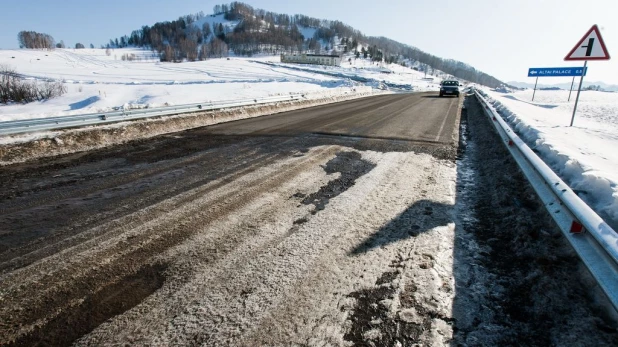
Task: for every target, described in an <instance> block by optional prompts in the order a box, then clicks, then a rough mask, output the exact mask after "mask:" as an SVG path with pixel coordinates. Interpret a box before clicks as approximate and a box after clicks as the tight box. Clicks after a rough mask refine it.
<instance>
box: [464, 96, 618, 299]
mask: <svg viewBox="0 0 618 347" xmlns="http://www.w3.org/2000/svg"><path fill="white" fill-rule="evenodd" d="M475 95H476V97H477V99H478V100H479V102H480V103H481V104H482V105H483V108H484V110H485V112H486V113H487V115H488V116H489V117H490V118H491V119H492V121H493V123H494V126H495V127H496V129H497V130H498V133H499V134H500V137H501V138H502V139H503V141H504V142H505V145H506V147H507V149H508V150H509V151H510V152H511V155H513V157H514V158H515V160H516V161H517V163H518V165H519V167H520V168H521V170H522V171H523V173H524V175H525V176H526V178H527V179H528V181H529V182H530V183H531V185H532V186H533V188H534V189H535V191H536V192H537V194H538V195H539V197H540V198H541V200H542V201H543V203H544V204H545V207H546V208H547V211H548V212H549V213H550V215H551V216H552V218H553V219H554V221H556V223H557V224H558V226H559V227H560V230H561V231H562V233H563V235H564V236H565V237H566V238H567V240H568V241H569V243H570V244H571V246H573V249H574V250H575V252H576V253H577V254H578V256H579V257H580V259H581V260H582V262H583V263H584V264H585V265H586V267H587V268H588V270H589V271H590V273H591V274H592V276H593V277H594V278H595V279H596V281H597V283H598V284H599V286H600V287H601V289H602V290H603V292H604V293H605V294H606V296H607V298H608V299H609V300H610V302H611V303H612V305H613V306H614V309H617V310H618V234H616V232H615V231H614V230H613V229H612V228H611V227H610V226H609V225H608V224H607V223H606V222H605V221H603V219H602V218H601V217H599V215H598V214H596V213H595V212H594V211H593V210H592V209H591V208H590V206H588V205H587V204H586V203H585V202H584V201H582V200H581V199H580V198H579V197H578V196H577V194H575V192H573V190H572V189H571V188H570V187H569V186H568V185H567V184H566V183H564V182H563V181H562V180H561V179H560V178H559V177H558V176H557V175H556V174H555V173H554V172H553V171H552V170H551V169H550V168H549V167H548V166H547V164H545V162H543V161H542V160H541V159H540V158H539V157H538V156H537V155H536V154H535V153H534V152H533V151H532V150H531V149H530V147H528V146H527V145H526V144H525V143H524V141H523V140H522V139H521V138H520V137H519V136H517V134H515V132H514V131H513V130H512V129H511V128H510V127H509V125H508V124H507V123H506V121H505V120H504V119H502V117H501V116H500V115H499V114H498V112H497V111H496V109H495V108H494V107H493V106H492V105H491V104H490V103H489V102H488V101H487V100H486V99H485V98H484V97H483V96H482V95H481V94H480V93H479V92H478V91H475Z"/></svg>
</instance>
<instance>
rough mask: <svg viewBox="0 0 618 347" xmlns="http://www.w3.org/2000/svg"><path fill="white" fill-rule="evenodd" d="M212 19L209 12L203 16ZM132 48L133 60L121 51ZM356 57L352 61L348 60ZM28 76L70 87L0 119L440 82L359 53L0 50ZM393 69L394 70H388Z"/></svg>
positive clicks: (4, 61)
mask: <svg viewBox="0 0 618 347" xmlns="http://www.w3.org/2000/svg"><path fill="white" fill-rule="evenodd" d="M207 18H208V19H212V17H207ZM131 54H133V55H134V56H135V57H136V58H137V60H134V61H125V60H122V57H123V56H125V55H131ZM353 60H354V59H353ZM1 65H5V66H10V67H11V68H13V69H14V70H15V71H16V72H17V73H19V74H21V75H22V76H24V77H25V78H27V79H31V80H36V81H43V80H55V81H64V82H65V85H66V87H67V91H68V92H67V93H66V94H64V95H62V96H61V97H58V98H54V99H51V100H47V101H44V102H33V103H29V104H25V105H21V104H11V105H2V104H0V121H8V120H17V119H26V118H40V117H51V116H62V115H74V114H84V113H96V112H105V111H109V110H113V109H119V108H143V107H159V106H165V105H181V104H188V103H196V102H206V101H222V100H234V99H248V98H256V97H267V96H274V95H282V94H289V93H309V94H318V95H321V96H324V95H325V94H326V95H329V96H330V95H340V94H344V93H347V92H349V91H350V89H351V88H357V87H361V86H370V87H373V88H379V89H393V90H394V91H399V90H404V91H409V90H412V89H414V90H428V89H432V88H433V89H434V90H437V86H438V84H437V82H427V81H422V80H421V77H420V73H418V72H417V71H414V70H412V69H410V68H404V67H402V66H399V65H394V64H392V65H389V66H385V67H384V66H383V67H379V66H377V65H372V64H371V63H370V62H368V61H365V60H364V59H358V61H357V62H356V64H355V66H353V67H350V64H349V62H347V60H346V61H345V62H344V63H342V67H329V68H325V67H320V66H312V65H295V64H281V63H280V58H279V56H267V57H254V58H239V57H230V58H229V59H227V58H221V59H209V60H206V61H200V62H185V63H181V64H175V63H162V62H160V61H158V59H157V57H156V55H155V54H153V52H151V51H147V50H141V49H132V48H125V49H115V50H112V51H111V52H110V55H109V56H108V55H107V54H106V52H105V50H103V49H80V50H75V49H56V50H53V51H43V50H25V49H24V50H0V66H1ZM386 71H388V72H390V71H393V72H394V73H385V72H386Z"/></svg>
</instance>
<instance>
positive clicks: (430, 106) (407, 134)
mask: <svg viewBox="0 0 618 347" xmlns="http://www.w3.org/2000/svg"><path fill="white" fill-rule="evenodd" d="M460 101H461V99H459V98H452V97H444V98H441V97H439V96H438V95H437V94H436V93H415V94H395V95H383V96H377V97H372V98H364V99H359V100H351V101H346V102H341V103H336V104H330V105H325V106H319V107H313V108H309V109H304V110H298V111H293V112H285V113H282V114H277V115H271V116H267V117H260V118H254V119H248V120H243V121H238V122H230V123H224V124H218V125H215V126H211V127H209V128H208V130H207V131H206V133H207V134H218V135H269V136H272V135H285V136H297V135H302V134H307V133H311V134H325V135H340V136H351V137H354V136H357V137H366V138H381V139H399V140H407V141H416V142H425V143H437V144H451V143H453V141H454V132H455V130H456V123H457V120H458V117H457V116H458V112H459V103H460Z"/></svg>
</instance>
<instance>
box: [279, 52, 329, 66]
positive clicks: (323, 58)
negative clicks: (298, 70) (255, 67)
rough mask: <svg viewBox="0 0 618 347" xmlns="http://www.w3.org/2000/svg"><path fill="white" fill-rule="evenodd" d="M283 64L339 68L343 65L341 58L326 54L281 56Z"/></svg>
mask: <svg viewBox="0 0 618 347" xmlns="http://www.w3.org/2000/svg"><path fill="white" fill-rule="evenodd" d="M281 62H282V63H294V64H316V65H328V66H339V65H340V64H341V57H340V56H338V55H326V54H293V55H287V54H281Z"/></svg>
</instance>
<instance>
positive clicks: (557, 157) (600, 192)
mask: <svg viewBox="0 0 618 347" xmlns="http://www.w3.org/2000/svg"><path fill="white" fill-rule="evenodd" d="M484 91H485V92H486V93H487V94H488V95H489V96H490V97H491V99H493V103H494V106H496V107H497V108H498V110H499V112H501V114H503V116H506V120H507V121H508V122H509V123H510V124H511V126H512V127H514V128H515V130H516V131H517V132H518V134H519V135H520V137H522V138H523V139H524V140H525V141H526V142H527V143H528V144H529V145H530V146H531V148H533V149H535V150H536V151H538V153H539V155H540V156H541V157H542V158H543V160H544V161H545V162H546V163H547V164H548V165H549V166H550V167H552V169H553V170H554V171H555V172H556V173H557V174H558V175H559V176H560V177H561V178H562V179H563V180H565V182H567V183H568V184H569V185H570V186H571V187H572V188H573V189H574V190H575V191H576V192H578V194H579V195H580V197H581V198H582V199H584V201H586V202H587V203H588V204H589V205H591V207H592V208H593V209H594V210H595V211H597V213H599V214H600V215H601V216H603V217H604V218H605V219H607V222H608V223H609V224H610V225H612V226H613V227H614V228H616V226H618V185H617V184H618V170H617V169H618V93H608V92H597V91H582V93H581V96H580V100H579V105H578V109H577V114H576V116H575V120H574V124H573V126H572V127H570V126H569V124H570V122H571V117H572V114H573V106H574V103H575V96H576V93H577V92H573V94H572V95H571V101H570V102H569V101H567V100H568V96H569V91H568V90H559V91H546V90H537V92H536V95H535V98H534V102H533V101H532V94H533V91H532V90H525V91H518V92H514V93H500V92H496V91H489V90H484Z"/></svg>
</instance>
